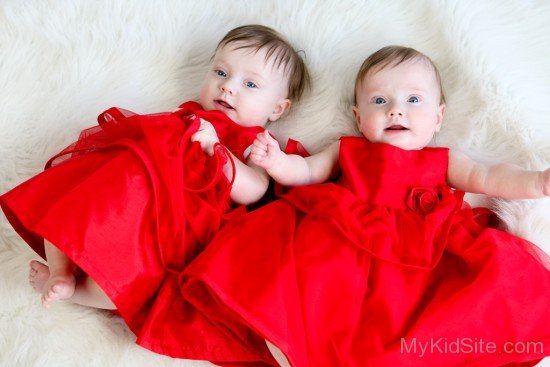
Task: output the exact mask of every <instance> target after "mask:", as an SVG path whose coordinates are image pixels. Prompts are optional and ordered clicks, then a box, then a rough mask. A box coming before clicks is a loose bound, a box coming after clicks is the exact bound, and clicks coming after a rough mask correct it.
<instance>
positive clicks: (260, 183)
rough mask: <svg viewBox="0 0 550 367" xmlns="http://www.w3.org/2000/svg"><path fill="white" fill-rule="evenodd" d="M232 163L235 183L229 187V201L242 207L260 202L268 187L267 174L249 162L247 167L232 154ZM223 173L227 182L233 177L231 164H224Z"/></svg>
mask: <svg viewBox="0 0 550 367" xmlns="http://www.w3.org/2000/svg"><path fill="white" fill-rule="evenodd" d="M227 153H228V154H231V157H232V158H233V162H235V181H234V182H233V186H232V187H231V199H232V200H233V201H234V202H236V203H238V204H242V205H248V204H252V203H255V202H256V201H258V200H260V199H261V198H262V196H263V195H264V194H265V192H266V191H267V187H268V186H269V176H268V175H267V172H266V171H265V170H264V169H263V168H261V167H258V166H256V165H255V164H253V163H251V162H249V165H246V164H244V163H243V162H241V161H240V160H239V159H237V157H235V156H234V155H233V154H232V153H230V152H227ZM223 172H224V174H225V176H226V177H227V179H228V180H230V181H231V179H232V177H233V169H232V166H231V163H229V162H228V163H226V164H225V166H224V167H223Z"/></svg>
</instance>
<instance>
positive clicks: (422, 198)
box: [180, 137, 550, 367]
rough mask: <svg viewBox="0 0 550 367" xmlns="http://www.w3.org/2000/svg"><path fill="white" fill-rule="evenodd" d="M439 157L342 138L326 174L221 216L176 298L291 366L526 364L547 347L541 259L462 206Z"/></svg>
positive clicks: (434, 151) (547, 304)
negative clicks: (247, 332) (249, 336)
mask: <svg viewBox="0 0 550 367" xmlns="http://www.w3.org/2000/svg"><path fill="white" fill-rule="evenodd" d="M447 163H448V149H446V148H425V149H423V150H421V151H404V150H401V149H399V148H396V147H393V146H390V145H386V144H373V143H370V142H368V141H367V140H366V139H364V138H358V137H344V138H342V139H341V146H340V156H339V164H340V167H341V178H340V179H339V181H338V182H337V183H336V184H333V183H328V184H320V185H311V186H304V187H297V188H294V189H292V190H291V191H289V192H288V194H286V195H285V196H283V197H282V199H281V200H277V201H274V202H272V203H270V204H268V205H266V206H264V207H262V208H260V209H258V210H256V211H254V212H252V213H249V214H246V215H245V216H243V217H240V218H237V219H236V220H235V221H232V222H230V223H229V224H228V225H227V226H225V227H224V228H223V229H222V230H221V231H220V232H218V233H217V234H216V236H215V238H214V240H213V241H212V242H211V243H210V244H209V246H208V248H207V249H206V250H205V251H204V252H203V253H201V255H200V256H198V257H197V258H196V259H195V260H194V261H193V263H191V264H190V265H189V266H188V267H187V268H186V269H185V271H184V273H183V275H182V277H181V279H180V283H181V285H182V291H183V294H184V295H185V297H186V298H187V299H188V300H190V302H191V303H192V304H194V305H196V306H197V307H198V308H199V309H201V310H203V311H204V312H205V314H206V315H207V316H208V317H209V318H210V320H212V322H214V323H216V324H218V325H221V326H222V327H228V328H231V324H232V323H233V320H238V321H240V322H242V323H243V324H244V325H246V326H247V327H249V328H250V329H252V330H254V331H255V332H256V333H258V334H259V335H261V336H262V337H264V338H266V339H267V340H269V341H271V342H272V343H273V344H275V345H276V346H277V347H278V348H280V349H281V350H282V352H283V353H284V354H285V355H286V357H287V358H288V360H289V361H290V363H291V365H292V366H299V367H306V366H307V367H313V366H314V367H322V366H327V367H334V366H346V367H364V366H483V367H487V366H502V365H512V364H513V363H516V364H513V365H525V366H527V365H533V364H535V363H536V361H537V360H540V359H541V358H542V357H544V356H547V355H549V354H550V312H549V311H550V271H549V267H550V262H549V258H548V256H547V255H546V254H544V253H543V252H542V250H540V249H538V248H537V247H535V246H534V245H533V244H531V243H529V242H527V241H525V240H523V239H520V238H518V237H515V236H513V235H511V234H508V233H505V232H503V231H499V230H497V229H494V228H491V227H490V226H489V224H488V223H489V220H488V219H490V217H489V216H488V215H484V214H487V212H485V213H484V212H483V211H476V210H472V209H470V208H469V207H468V206H467V204H465V203H463V192H460V191H457V190H454V189H451V188H450V187H448V186H447V184H446V173H447ZM234 330H235V329H234ZM513 343H516V344H513ZM528 343H531V344H528Z"/></svg>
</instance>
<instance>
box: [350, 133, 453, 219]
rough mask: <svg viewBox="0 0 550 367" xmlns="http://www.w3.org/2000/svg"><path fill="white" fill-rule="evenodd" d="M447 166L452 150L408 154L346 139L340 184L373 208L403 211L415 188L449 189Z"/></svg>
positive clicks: (352, 138) (422, 151)
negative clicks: (445, 187)
mask: <svg viewBox="0 0 550 367" xmlns="http://www.w3.org/2000/svg"><path fill="white" fill-rule="evenodd" d="M447 162H448V148H424V149H422V150H412V151H411V150H409V151H407V150H403V149H400V148H397V147H394V146H392V145H388V144H375V143H371V142H369V141H368V140H366V139H365V138H361V137H343V138H342V139H341V142H340V155H339V164H340V169H341V173H342V176H341V178H340V179H339V184H340V185H342V186H344V187H346V188H347V189H349V190H350V191H351V192H353V193H354V194H355V195H356V196H357V198H358V199H360V200H363V201H366V202H368V203H370V204H374V205H382V206H389V207H393V208H402V207H404V206H405V205H406V202H407V196H408V195H409V194H410V192H411V190H412V189H413V188H426V189H433V190H435V191H436V192H437V191H439V190H440V189H441V188H442V187H444V186H445V185H446V183H445V182H446V175H447Z"/></svg>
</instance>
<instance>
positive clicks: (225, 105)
mask: <svg viewBox="0 0 550 367" xmlns="http://www.w3.org/2000/svg"><path fill="white" fill-rule="evenodd" d="M214 102H215V103H217V104H219V105H220V106H222V107H225V108H227V109H230V110H234V109H235V108H234V107H233V106H231V105H230V104H229V103H227V102H226V101H224V100H222V99H216V100H215V101H214Z"/></svg>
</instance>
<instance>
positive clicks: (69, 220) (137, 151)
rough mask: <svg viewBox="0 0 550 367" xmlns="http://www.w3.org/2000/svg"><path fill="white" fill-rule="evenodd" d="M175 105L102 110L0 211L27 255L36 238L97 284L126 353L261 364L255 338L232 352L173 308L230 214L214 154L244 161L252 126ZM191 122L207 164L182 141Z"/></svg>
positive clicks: (185, 306) (190, 315)
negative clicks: (210, 135)
mask: <svg viewBox="0 0 550 367" xmlns="http://www.w3.org/2000/svg"><path fill="white" fill-rule="evenodd" d="M180 107H182V109H181V110H178V111H177V112H173V113H161V114H153V115H137V114H134V113H131V112H129V111H125V110H121V109H117V108H112V109H109V110H107V111H105V112H104V113H102V114H101V115H100V116H99V118H98V121H99V126H96V127H93V128H90V129H88V130H84V131H83V132H82V134H81V136H80V137H79V139H78V141H77V142H76V143H74V144H72V145H71V146H69V147H68V148H66V149H65V150H64V151H62V152H61V153H60V154H58V155H56V156H55V157H53V158H52V159H51V160H50V161H49V162H48V164H47V167H46V168H47V169H46V170H45V171H44V172H42V173H40V174H38V175H37V176H35V177H33V178H31V179H30V180H28V181H26V182H24V183H22V184H21V185H19V186H17V187H15V188H14V189H13V190H11V191H9V192H7V193H6V194H4V195H2V196H1V197H0V204H1V206H2V209H3V210H4V212H5V214H6V216H7V218H8V219H9V221H10V222H11V224H12V225H13V227H14V228H15V230H16V231H17V232H18V233H19V234H20V235H21V237H22V238H23V239H25V240H26V242H28V244H29V245H30V246H31V247H32V248H33V249H34V250H35V251H36V252H37V253H38V254H39V255H41V256H42V257H44V256H45V255H44V244H43V239H44V238H46V239H48V240H49V241H50V242H51V243H53V244H55V245H56V246H57V247H58V248H59V249H61V250H62V251H63V252H64V253H65V254H66V255H67V256H68V257H69V258H70V259H72V260H73V261H74V262H75V264H76V265H78V267H79V268H81V269H82V271H83V272H84V273H86V274H88V275H89V276H90V277H92V278H93V279H94V280H95V281H96V282H97V283H98V284H99V286H100V287H101V288H102V289H103V290H104V291H105V292H106V293H107V295H108V296H109V297H110V298H111V300H112V301H113V302H114V304H115V305H116V307H117V309H118V312H119V313H120V315H121V316H122V317H123V318H124V320H125V322H126V323H127V324H128V326H129V328H130V329H131V330H132V331H133V332H134V333H135V334H136V335H137V343H138V344H140V345H142V346H144V347H145V348H148V349H151V350H153V351H155V352H158V353H162V354H166V355H169V356H172V357H179V358H190V359H207V360H211V361H213V362H215V363H225V362H234V361H245V362H250V363H256V364H257V365H270V364H272V363H273V360H272V357H271V355H270V353H269V351H268V350H267V348H266V346H265V343H264V341H263V340H262V339H253V338H250V337H247V335H244V336H242V338H243V339H245V338H248V339H247V340H249V342H248V345H247V346H243V344H242V343H238V342H235V341H234V340H233V339H231V338H227V337H226V335H225V332H224V331H223V330H221V329H219V328H218V327H216V326H214V325H212V324H211V323H210V322H209V321H208V320H206V319H205V318H204V317H203V316H202V315H201V314H200V313H199V312H197V310H196V309H195V308H194V307H193V306H191V305H190V304H189V303H187V302H185V301H184V300H183V299H182V297H181V295H180V289H179V286H178V280H177V279H178V275H179V273H180V272H181V271H182V270H183V269H184V268H185V266H186V265H187V264H188V263H189V262H190V261H191V260H192V259H193V258H194V257H195V256H196V255H197V254H198V253H199V252H200V251H202V250H203V248H204V246H205V245H206V244H207V243H208V241H209V240H210V239H211V237H212V236H213V234H214V233H215V232H216V231H217V230H218V229H219V228H220V226H221V225H222V224H223V223H224V222H225V221H226V219H228V218H229V217H230V216H231V215H233V214H235V210H232V209H233V207H232V206H231V203H230V197H229V193H230V189H231V183H230V182H229V181H228V180H227V179H226V177H225V176H224V174H223V172H222V171H221V168H222V165H223V164H224V163H225V160H226V159H228V158H229V156H228V155H227V154H225V152H224V150H225V149H228V150H230V151H231V152H232V153H233V154H234V155H235V156H236V157H237V158H238V159H240V160H244V157H243V154H244V151H245V149H246V148H247V147H248V146H250V144H252V142H253V140H254V139H255V137H256V135H257V134H258V133H259V132H261V131H263V128H261V127H242V126H240V125H237V124H236V123H234V122H233V121H231V120H230V119H229V118H228V117H227V116H226V115H224V114H223V113H221V112H219V111H204V110H203V109H202V107H201V106H200V105H199V104H197V103H195V102H186V103H184V104H183V105H181V106H180ZM200 117H202V118H204V119H206V120H208V121H210V122H211V123H212V124H213V126H214V128H215V130H216V132H217V133H218V136H219V138H220V142H221V144H223V146H225V148H222V147H220V146H218V148H217V149H216V154H215V155H214V156H213V157H209V156H207V155H206V154H204V153H203V152H202V150H201V148H200V145H199V143H196V142H191V141H190V138H191V135H192V134H193V133H194V132H195V131H197V129H198V128H199V125H200V121H199V118H200ZM237 211H238V210H237ZM245 333H246V331H245ZM252 339H253V340H252ZM255 343H257V344H255ZM251 365H253V364H251Z"/></svg>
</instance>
